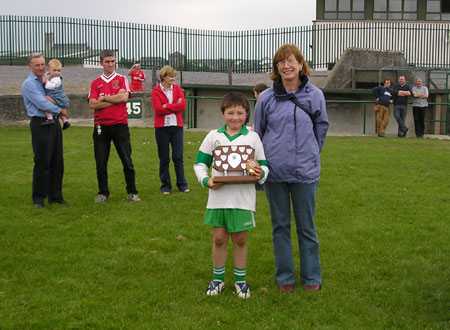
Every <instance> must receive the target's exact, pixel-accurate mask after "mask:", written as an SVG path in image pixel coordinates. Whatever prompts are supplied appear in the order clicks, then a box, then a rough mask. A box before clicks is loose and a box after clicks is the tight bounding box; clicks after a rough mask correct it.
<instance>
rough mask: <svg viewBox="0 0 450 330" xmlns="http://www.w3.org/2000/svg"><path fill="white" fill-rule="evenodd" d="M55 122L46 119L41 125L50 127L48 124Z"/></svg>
mask: <svg viewBox="0 0 450 330" xmlns="http://www.w3.org/2000/svg"><path fill="white" fill-rule="evenodd" d="M54 123H55V120H54V119H47V120H46V121H44V122H42V123H41V125H42V126H45V125H50V124H54Z"/></svg>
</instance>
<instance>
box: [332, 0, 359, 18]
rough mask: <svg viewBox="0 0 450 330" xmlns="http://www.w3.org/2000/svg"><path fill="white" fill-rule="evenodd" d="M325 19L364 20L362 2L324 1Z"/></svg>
mask: <svg viewBox="0 0 450 330" xmlns="http://www.w3.org/2000/svg"><path fill="white" fill-rule="evenodd" d="M324 18H325V19H341V20H352V19H361V20H362V19H364V18H365V14H364V0H325V13H324Z"/></svg>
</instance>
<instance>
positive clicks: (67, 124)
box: [63, 121, 70, 130]
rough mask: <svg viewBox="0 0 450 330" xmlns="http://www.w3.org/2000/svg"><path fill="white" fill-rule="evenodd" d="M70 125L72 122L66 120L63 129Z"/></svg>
mask: <svg viewBox="0 0 450 330" xmlns="http://www.w3.org/2000/svg"><path fill="white" fill-rule="evenodd" d="M69 127H70V123H69V122H68V121H66V122H65V123H64V124H63V130H66V129H68V128H69Z"/></svg>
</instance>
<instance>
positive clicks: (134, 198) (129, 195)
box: [127, 194, 142, 202]
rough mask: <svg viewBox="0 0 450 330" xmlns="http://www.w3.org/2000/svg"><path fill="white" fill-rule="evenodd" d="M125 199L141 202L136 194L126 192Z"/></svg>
mask: <svg viewBox="0 0 450 330" xmlns="http://www.w3.org/2000/svg"><path fill="white" fill-rule="evenodd" d="M127 199H128V201H130V202H142V200H141V199H140V198H139V196H138V195H137V194H128V196H127Z"/></svg>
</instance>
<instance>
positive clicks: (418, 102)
mask: <svg viewBox="0 0 450 330" xmlns="http://www.w3.org/2000/svg"><path fill="white" fill-rule="evenodd" d="M412 94H413V96H414V99H413V116H414V129H415V133H416V137H418V138H423V135H424V134H425V113H426V110H427V107H428V100H427V99H428V88H427V87H426V86H423V85H422V79H420V78H417V79H416V86H414V87H413V88H412Z"/></svg>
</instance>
